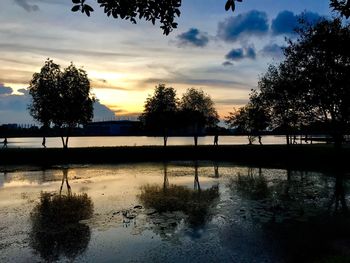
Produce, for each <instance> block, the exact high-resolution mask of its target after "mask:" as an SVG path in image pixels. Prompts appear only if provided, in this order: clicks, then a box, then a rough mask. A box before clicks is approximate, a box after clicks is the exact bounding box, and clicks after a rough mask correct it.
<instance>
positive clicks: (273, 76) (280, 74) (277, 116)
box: [250, 62, 312, 145]
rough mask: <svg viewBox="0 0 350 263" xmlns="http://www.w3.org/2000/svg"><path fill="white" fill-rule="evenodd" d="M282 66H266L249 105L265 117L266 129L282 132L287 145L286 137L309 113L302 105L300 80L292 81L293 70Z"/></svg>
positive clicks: (304, 120) (301, 84) (288, 141)
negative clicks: (265, 70)
mask: <svg viewBox="0 0 350 263" xmlns="http://www.w3.org/2000/svg"><path fill="white" fill-rule="evenodd" d="M285 63H286V62H284V63H281V64H280V65H279V66H273V65H270V66H269V68H268V70H267V72H266V73H265V75H263V76H262V77H261V78H260V80H259V83H258V89H257V90H255V91H253V93H252V95H251V96H250V103H252V104H253V105H259V107H260V108H262V109H264V111H265V112H266V114H267V115H268V116H269V119H268V126H269V127H270V128H271V129H278V130H279V131H280V132H284V133H285V134H286V142H287V145H289V144H290V142H291V140H290V135H291V134H292V133H294V134H295V132H296V131H297V130H298V128H300V127H301V126H303V125H305V123H306V122H307V121H308V120H309V119H310V118H309V115H310V114H311V113H312V110H310V108H311V107H310V105H308V104H306V103H305V96H304V94H303V92H304V90H302V87H303V85H304V84H303V83H302V79H300V78H296V76H295V74H294V73H293V72H294V71H293V67H292V66H291V65H288V66H287V64H285ZM299 80H301V81H299Z"/></svg>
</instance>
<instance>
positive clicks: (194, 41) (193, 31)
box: [177, 28, 209, 47]
mask: <svg viewBox="0 0 350 263" xmlns="http://www.w3.org/2000/svg"><path fill="white" fill-rule="evenodd" d="M177 39H178V41H179V43H178V46H179V47H182V46H192V47H205V46H206V45H207V44H208V42H209V37H208V35H207V33H204V32H201V31H199V30H198V29H197V28H190V29H189V30H188V31H186V32H184V33H182V34H179V35H178V36H177Z"/></svg>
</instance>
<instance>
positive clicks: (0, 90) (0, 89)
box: [0, 83, 13, 96]
mask: <svg viewBox="0 0 350 263" xmlns="http://www.w3.org/2000/svg"><path fill="white" fill-rule="evenodd" d="M12 91H13V90H12V88H10V87H5V86H4V84H3V83H0V96H1V95H9V94H11V93H12Z"/></svg>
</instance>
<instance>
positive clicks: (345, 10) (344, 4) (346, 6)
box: [329, 0, 350, 18]
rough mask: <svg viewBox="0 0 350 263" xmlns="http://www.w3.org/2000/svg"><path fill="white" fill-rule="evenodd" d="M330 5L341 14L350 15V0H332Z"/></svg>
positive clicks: (347, 16)
mask: <svg viewBox="0 0 350 263" xmlns="http://www.w3.org/2000/svg"><path fill="white" fill-rule="evenodd" d="M330 1H331V3H330V5H329V6H330V7H331V8H332V9H333V10H334V11H336V12H338V13H339V14H340V15H341V16H344V17H346V18H349V17H350V1H349V0H330Z"/></svg>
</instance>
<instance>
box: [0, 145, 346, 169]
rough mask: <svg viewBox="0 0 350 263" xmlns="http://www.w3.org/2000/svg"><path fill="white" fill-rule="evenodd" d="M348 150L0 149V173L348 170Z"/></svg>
mask: <svg viewBox="0 0 350 263" xmlns="http://www.w3.org/2000/svg"><path fill="white" fill-rule="evenodd" d="M349 157H350V147H349V146H347V145H346V146H343V147H342V148H341V149H336V148H335V147H334V146H333V145H330V144H313V145H290V146H287V145H220V146H211V145H200V146H197V147H195V146H167V147H163V146H128V147H86V148H69V149H66V150H65V149H62V148H46V149H43V148H8V149H0V170H6V166H9V165H11V166H12V165H35V166H44V167H49V166H52V165H64V164H114V163H126V162H128V163H132V162H166V161H175V160H179V161H181V160H183V161H196V160H208V161H214V162H219V161H225V162H232V163H236V164H242V165H251V166H259V167H276V168H290V169H310V170H327V169H330V170H334V169H339V170H343V171H344V170H345V171H350V165H349V163H348V161H349V160H350V158H349Z"/></svg>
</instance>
